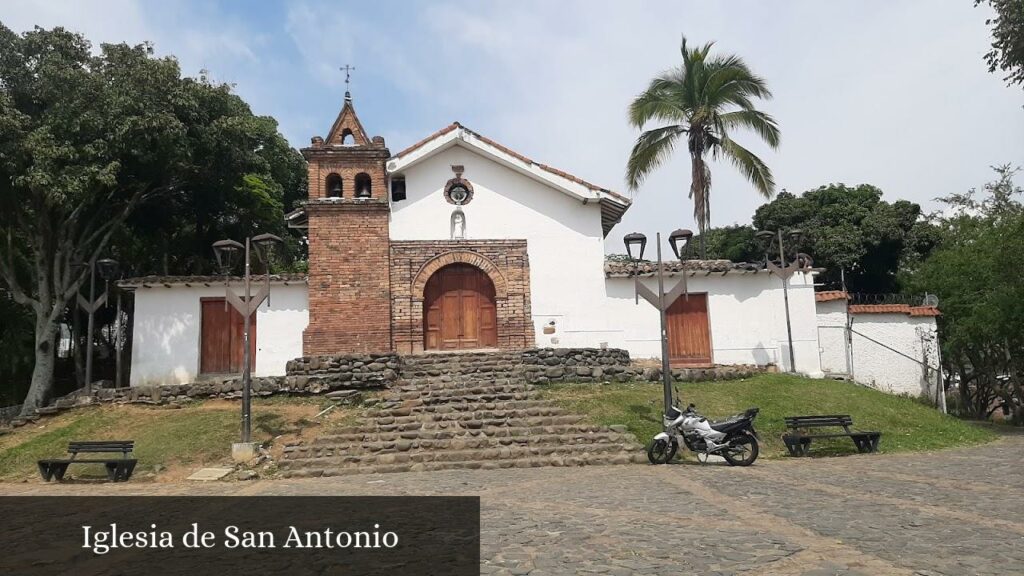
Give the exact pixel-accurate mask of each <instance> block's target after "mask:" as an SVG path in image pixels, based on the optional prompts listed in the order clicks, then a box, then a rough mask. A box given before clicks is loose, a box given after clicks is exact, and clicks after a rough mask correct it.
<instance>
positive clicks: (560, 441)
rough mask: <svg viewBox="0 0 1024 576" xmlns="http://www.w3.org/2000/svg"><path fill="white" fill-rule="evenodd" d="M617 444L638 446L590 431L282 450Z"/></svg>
mask: <svg viewBox="0 0 1024 576" xmlns="http://www.w3.org/2000/svg"><path fill="white" fill-rule="evenodd" d="M601 443H618V444H623V445H632V446H634V447H635V448H636V449H640V448H641V447H640V444H639V443H637V442H636V439H635V438H634V437H633V435H632V434H620V433H618V432H597V433H591V434H575V435H569V434H534V435H529V436H506V437H491V436H471V437H461V438H449V439H444V440H436V439H412V440H390V441H377V442H359V441H356V442H339V443H329V442H322V441H320V439H317V440H316V441H314V442H313V443H312V444H310V445H302V446H289V447H287V448H285V450H284V457H285V459H286V460H292V459H297V458H324V457H331V456H335V455H338V456H348V455H354V454H386V453H390V452H421V451H432V450H467V449H473V450H479V449H483V448H500V447H502V446H579V445H586V444H601Z"/></svg>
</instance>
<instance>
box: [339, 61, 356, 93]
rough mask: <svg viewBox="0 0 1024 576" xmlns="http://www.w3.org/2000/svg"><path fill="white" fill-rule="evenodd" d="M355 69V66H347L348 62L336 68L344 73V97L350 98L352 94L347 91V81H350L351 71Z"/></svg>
mask: <svg viewBox="0 0 1024 576" xmlns="http://www.w3.org/2000/svg"><path fill="white" fill-rule="evenodd" d="M355 69H356V67H355V66H349V65H348V64H345V66H343V67H341V68H338V70H341V71H342V72H344V73H345V98H348V99H351V98H352V94H351V93H350V92H349V91H348V85H349V82H351V80H352V71H353V70H355Z"/></svg>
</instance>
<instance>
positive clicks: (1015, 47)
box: [974, 0, 1024, 85]
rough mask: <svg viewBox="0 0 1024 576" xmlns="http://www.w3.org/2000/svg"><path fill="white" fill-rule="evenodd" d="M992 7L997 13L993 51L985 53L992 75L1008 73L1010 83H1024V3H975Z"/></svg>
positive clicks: (1023, 0) (990, 21) (992, 22)
mask: <svg viewBox="0 0 1024 576" xmlns="http://www.w3.org/2000/svg"><path fill="white" fill-rule="evenodd" d="M978 4H989V5H990V6H992V8H993V9H995V11H996V17H995V18H989V19H988V20H986V21H985V23H986V24H988V25H990V26H992V49H991V50H989V51H988V52H987V53H986V54H985V62H987V63H988V70H989V72H995V71H996V70H1002V71H1003V72H1006V73H1007V76H1006V78H1005V80H1006V82H1007V84H1011V85H1012V84H1024V0H974V5H975V6H977V5H978Z"/></svg>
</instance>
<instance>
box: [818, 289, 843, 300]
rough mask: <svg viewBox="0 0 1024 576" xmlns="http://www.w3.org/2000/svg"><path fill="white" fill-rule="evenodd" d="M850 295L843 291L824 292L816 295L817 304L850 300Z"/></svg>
mask: <svg viewBox="0 0 1024 576" xmlns="http://www.w3.org/2000/svg"><path fill="white" fill-rule="evenodd" d="M849 299H850V295H849V294H847V293H846V292H844V291H842V290H823V291H821V292H815V293H814V301H815V302H831V301H832V300H849Z"/></svg>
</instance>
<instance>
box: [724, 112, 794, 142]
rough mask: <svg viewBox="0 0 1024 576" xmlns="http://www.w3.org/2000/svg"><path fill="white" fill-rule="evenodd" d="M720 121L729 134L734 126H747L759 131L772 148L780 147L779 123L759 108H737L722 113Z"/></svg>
mask: <svg viewBox="0 0 1024 576" xmlns="http://www.w3.org/2000/svg"><path fill="white" fill-rule="evenodd" d="M718 123H719V124H720V125H721V126H722V128H723V134H726V135H727V134H728V131H729V130H730V129H732V128H747V129H749V130H753V131H754V132H755V133H757V135H758V136H760V137H761V139H762V140H764V141H765V143H767V144H768V145H769V146H771V147H772V148H778V147H779V140H780V139H781V137H782V135H781V133H780V131H779V125H778V123H776V122H775V118H773V117H772V116H771V115H770V114H766V113H764V112H761V111H759V110H735V111H733V112H726V113H725V114H720V115H719V116H718Z"/></svg>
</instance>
